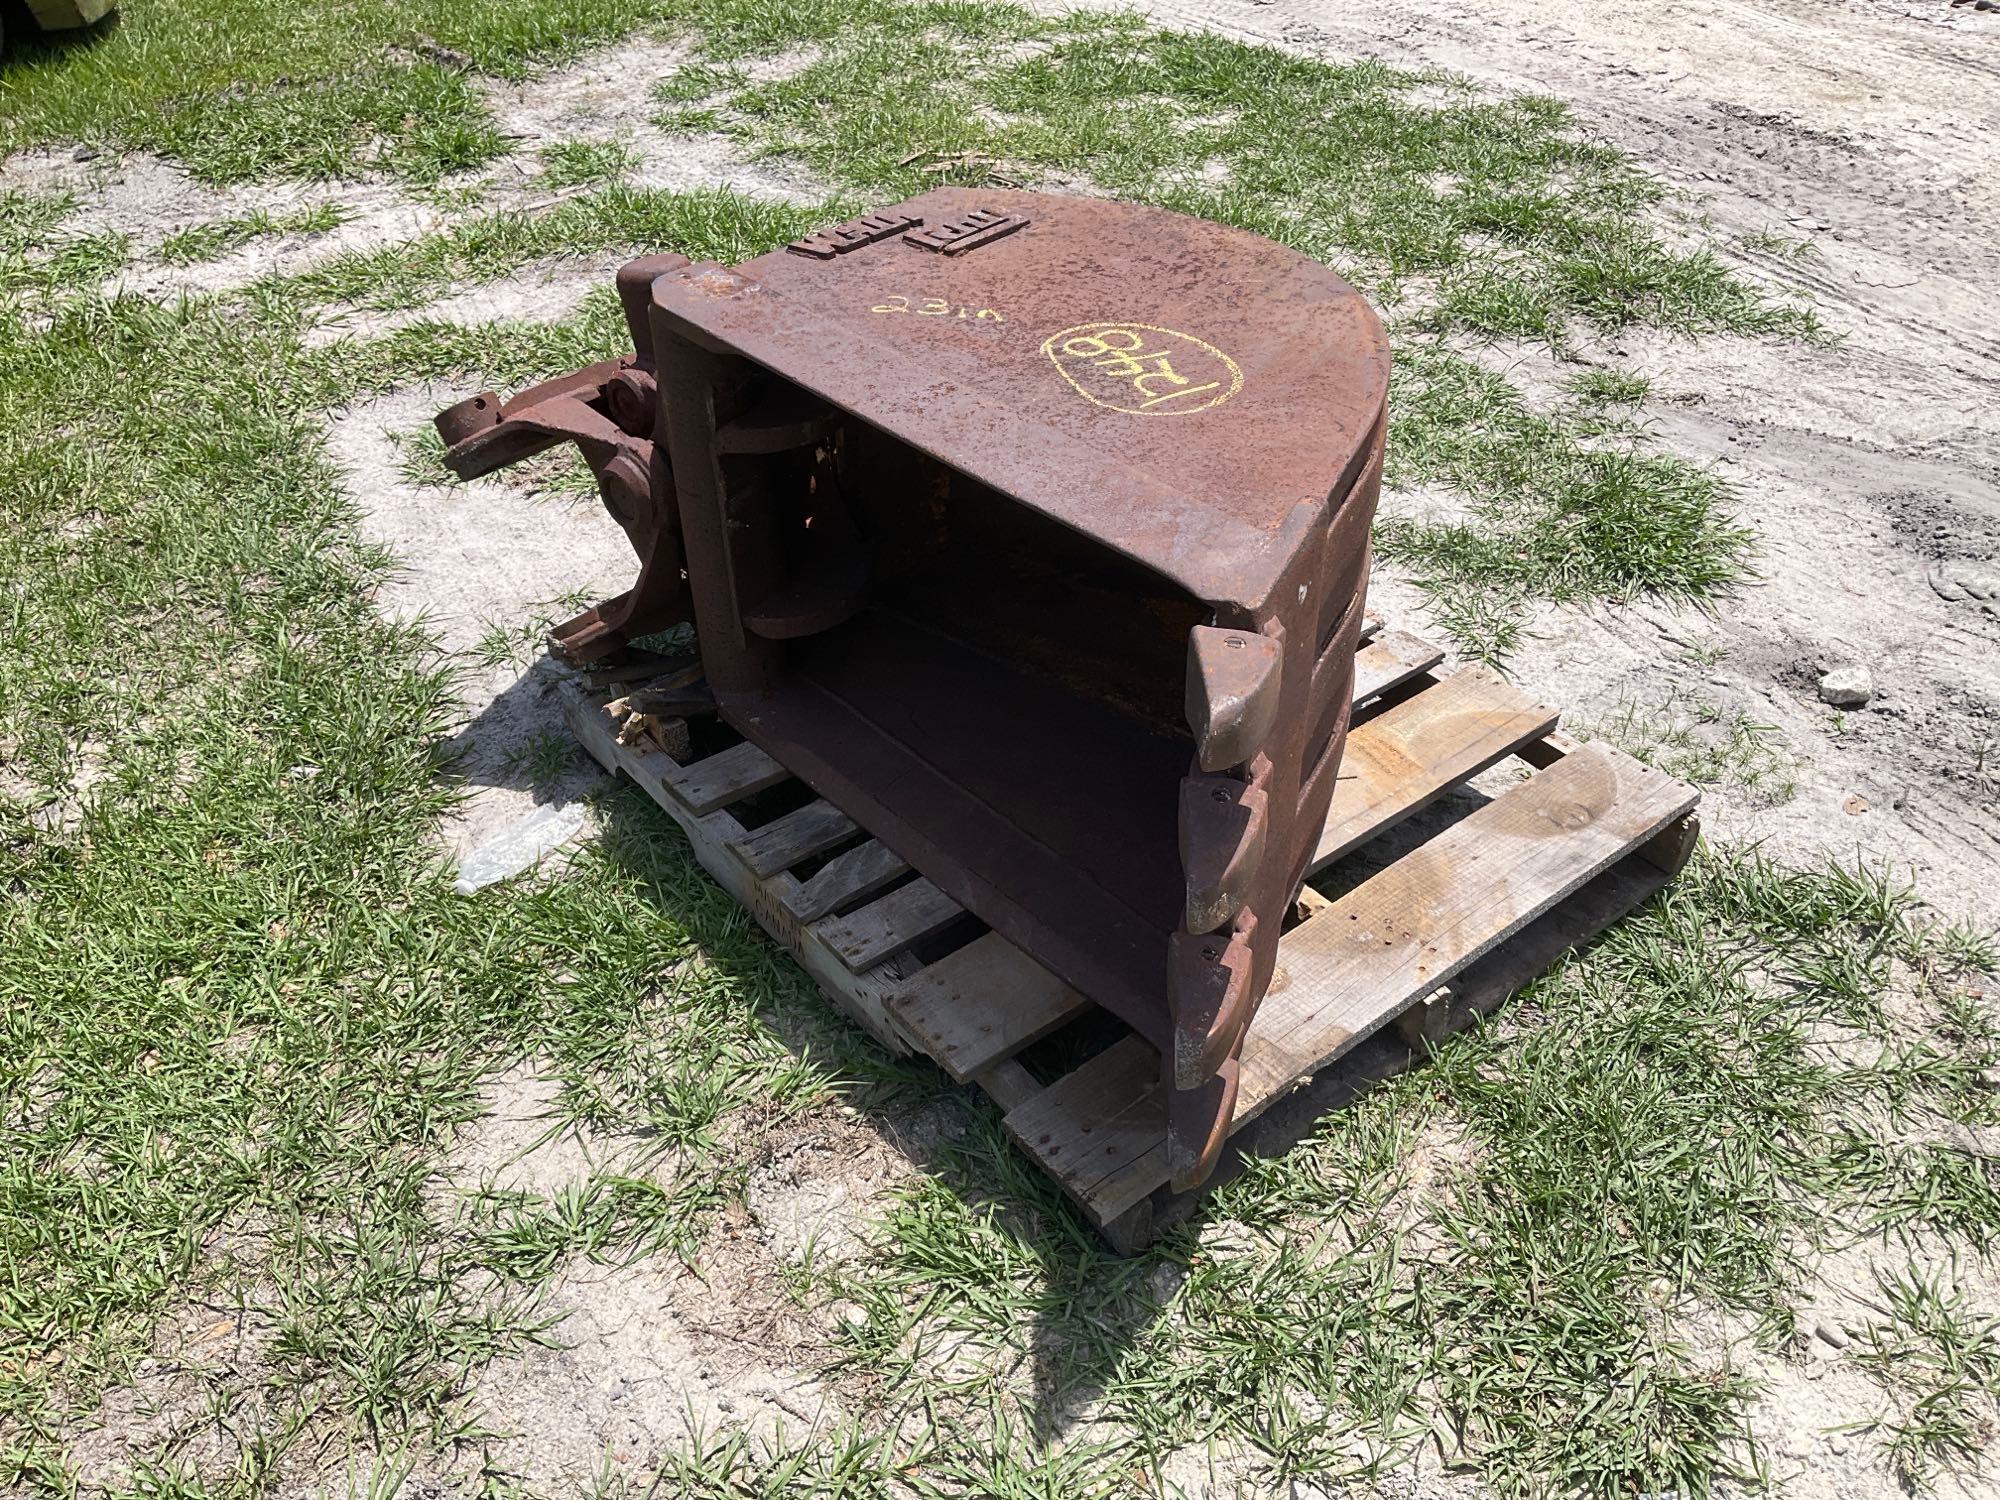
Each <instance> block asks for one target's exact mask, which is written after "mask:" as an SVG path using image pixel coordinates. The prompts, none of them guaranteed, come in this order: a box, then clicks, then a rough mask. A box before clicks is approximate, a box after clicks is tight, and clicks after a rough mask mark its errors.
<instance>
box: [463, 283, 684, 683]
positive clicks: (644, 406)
mask: <svg viewBox="0 0 2000 1500" xmlns="http://www.w3.org/2000/svg"><path fill="white" fill-rule="evenodd" d="M687 263H688V262H687V257H686V256H684V255H651V256H646V257H643V258H641V259H639V260H635V261H632V262H630V263H628V264H627V265H625V266H624V267H622V268H621V269H620V270H619V272H618V295H619V300H620V301H621V302H622V303H623V304H624V309H625V320H626V324H627V326H628V328H629V329H630V331H631V334H632V340H633V352H632V354H631V355H629V356H628V357H625V358H622V359H608V360H603V361H601V362H600V363H598V364H594V365H587V366H585V367H584V368H583V369H581V370H577V371H574V372H573V373H571V374H568V375H563V376H559V377H557V378H556V379H554V380H548V381H544V382H542V383H541V384H540V385H536V386H531V387H529V388H528V389H527V390H525V391H522V392H521V393H520V394H519V395H517V396H515V397H514V398H513V399H512V400H509V401H502V400H501V399H500V398H499V396H497V395H496V394H495V393H493V392H492V391H482V392H480V393H479V394H478V395H477V396H473V397H471V398H470V399H468V400H465V401H461V402H459V403H458V404H456V405H455V406H450V407H447V408H445V410H443V411H441V412H439V413H438V414H437V417H436V419H435V421H436V425H437V430H438V435H439V436H440V437H442V438H443V439H444V442H445V463H446V464H447V465H449V466H450V468H451V470H452V472H453V473H455V474H457V475H458V477H459V478H461V479H476V478H478V477H479V476H480V475H482V474H490V473H492V472H493V471H494V470H495V469H500V468H504V467H506V466H507V465H508V464H514V463H519V462H520V461H521V460H522V459H524V458H530V457H532V456H533V455H535V454H537V453H542V452H545V451H546V450H548V449H550V448H553V447H556V446H558V445H559V444H562V443H565V442H568V443H574V444H576V446H577V448H578V449H579V450H580V451H581V452H582V454H583V457H584V461H585V462H586V463H588V464H589V465H590V470H591V473H592V474H593V475H594V476H595V477H596V479H597V490H598V494H599V495H600V496H602V497H603V500H604V507H605V509H606V510H608V511H610V513H611V517H612V519H613V520H615V521H616V522H617V523H618V524H619V525H620V526H621V527H623V528H624V530H625V535H626V537H627V538H628V539H630V541H631V543H632V550H633V551H634V552H636V553H637V554H638V557H639V577H638V580H637V581H636V582H635V583H634V584H633V585H632V587H631V588H630V589H628V590H626V591H625V592H624V593H622V594H620V595H618V596H617V597H616V598H613V599H607V600H605V601H604V602H602V603H600V604H595V605H592V606H591V607H590V608H589V609H587V610H585V611H584V612H583V613H582V614H580V615H578V616H576V617H575V618H574V619H572V620H569V621H566V622H565V623H563V624H561V625H558V626H557V627H556V628H555V631H554V643H555V645H556V647H557V649H558V650H560V651H561V652H562V653H563V654H564V655H566V656H568V657H569V658H570V659H571V660H572V661H577V662H587V661H595V660H597V659H599V658H601V657H604V656H608V655H609V654H611V653H612V652H613V651H616V650H618V649H619V648H620V647H622V646H624V645H625V644H626V643H627V642H628V641H629V640H630V639H632V638H633V637H634V636H641V635H646V634H649V633H651V632H654V631H658V630H664V629H667V628H668V627H670V626H673V625H678V624H682V623H684V622H686V621H687V620H688V619H689V618H690V612H689V605H688V601H687V590H686V586H685V583H684V579H683V575H682V567H681V553H680V520H679V516H678V514H677V513H676V508H675V501H674V489H673V475H672V474H671V472H669V470H668V468H667V456H666V451H665V450H664V449H663V448H662V447H661V446H660V445H659V444H658V443H657V442H655V440H654V437H655V432H654V429H655V428H656V427H657V425H658V421H659V407H660V400H659V385H658V381H657V378H656V376H655V374H654V367H653V345H652V336H651V329H650V326H649V314H648V310H647V301H648V295H649V292H650V289H651V287H652V284H653V280H654V278H655V277H657V276H661V275H664V274H665V273H667V272H669V271H675V270H679V269H680V268H681V267H683V266H685V265H686V264H687Z"/></svg>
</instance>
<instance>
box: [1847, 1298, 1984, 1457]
mask: <svg viewBox="0 0 2000 1500" xmlns="http://www.w3.org/2000/svg"><path fill="white" fill-rule="evenodd" d="M1877 1285H1878V1289H1879V1291H1880V1295H1881V1302H1880V1303H1879V1304H1878V1305H1879V1308H1880V1311H1881V1312H1882V1313H1883V1314H1885V1316H1884V1318H1883V1319H1882V1321H1880V1322H1878V1323H1873V1324H1871V1325H1870V1326H1869V1327H1868V1329H1867V1330H1866V1331H1865V1333H1864V1335H1863V1337H1862V1346H1861V1348H1860V1350H1859V1351H1858V1352H1857V1354H1856V1355H1855V1360H1856V1363H1858V1364H1860V1365H1861V1366H1862V1367H1863V1368H1865V1369H1867V1370H1868V1371H1869V1372H1870V1373H1872V1374H1873V1375H1875V1377H1876V1378H1877V1379H1878V1380H1879V1381H1880V1382H1881V1383H1882V1385H1883V1387H1884V1388H1885V1390H1887V1391H1888V1392H1889V1393H1890V1394H1891V1396H1892V1397H1894V1398H1895V1404H1894V1406H1893V1407H1892V1408H1891V1410H1890V1411H1889V1412H1888V1413H1887V1414H1885V1415H1884V1417H1883V1418H1882V1419H1881V1420H1880V1421H1879V1422H1878V1423H1876V1424H1874V1425H1875V1428H1876V1430H1878V1431H1879V1432H1880V1433H1881V1435H1882V1436H1883V1437H1884V1439H1885V1445H1886V1447H1887V1450H1888V1454H1889V1457H1890V1460H1891V1462H1892V1463H1893V1464H1894V1465H1895V1467H1896V1470H1897V1473H1898V1475H1899V1477H1900V1478H1901V1479H1902V1481H1903V1482H1904V1484H1905V1485H1906V1486H1907V1487H1909V1488H1911V1489H1921V1488H1923V1487H1925V1486H1926V1485H1927V1484H1928V1483H1929V1482H1930V1481H1931V1480H1933V1479H1935V1478H1936V1476H1937V1474H1938V1472H1939V1471H1940V1470H1941V1469H1944V1468H1947V1467H1950V1466H1954V1465H1956V1466H1966V1465H1972V1464H1976V1463H1977V1462H1978V1461H1979V1459H1980V1458H1981V1456H1982V1454H1983V1453H1984V1451H1985V1448H1986V1445H1987V1442H1988V1440H1989V1437H1990V1434H1991V1432H1992V1430H1993V1427H1994V1424H1995V1422H1996V1421H2000V1319H1994V1318H1992V1317H1988V1316H1983V1315H1981V1314H1978V1313H1975V1312H1973V1311H1972V1310H1971V1309H1970V1308H1969V1307H1968V1306H1967V1305H1966V1304H1967V1299H1966V1297H1965V1295H1964V1293H1963V1292H1961V1291H1960V1290H1959V1289H1958V1288H1957V1287H1956V1286H1954V1285H1953V1284H1952V1283H1951V1282H1950V1281H1949V1280H1948V1279H1947V1278H1946V1277H1945V1276H1944V1275H1943V1274H1942V1273H1934V1274H1930V1275H1926V1274H1924V1273H1921V1272H1918V1271H1914V1270H1903V1269H1895V1270H1889V1271H1878V1272H1877Z"/></svg>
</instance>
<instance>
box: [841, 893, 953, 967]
mask: <svg viewBox="0 0 2000 1500" xmlns="http://www.w3.org/2000/svg"><path fill="white" fill-rule="evenodd" d="M964 914H965V909H964V908H963V907H961V906H960V905H959V904H958V903H957V902H956V901H954V900H952V899H951V897H949V896H947V895H946V894H945V893H944V892H943V891H941V890H939V889H938V888H937V887H936V886H934V885H932V884H931V883H930V882H929V881H928V880H922V879H919V880H913V881H911V882H910V883H909V884H908V885H905V886H898V887H897V888H896V889H895V890H893V891H891V892H889V894H888V895H886V896H883V897H881V898H880V899H879V900H876V901H871V902H869V903H868V905H866V906H864V907H862V908H861V909H860V910H859V911H851V912H849V913H848V914H847V915H846V916H844V917H826V918H824V919H823V920H821V921H819V922H818V923H816V924H814V926H813V927H812V928H811V929H810V930H811V931H812V932H814V933H816V934H817V935H818V936H819V938H820V940H821V941H822V942H824V943H825V944H826V945H827V946H828V947H829V948H831V949H832V950H833V951H834V952H835V953H837V954H839V955H840V959H841V962H842V963H844V964H846V965H847V966H848V967H849V968H850V969H866V968H869V967H872V966H873V965H875V964H879V963H880V962H882V960H883V959H885V958H889V957H891V956H892V955H894V954H897V953H901V952H902V951H903V950H904V949H905V948H907V947H909V946H910V945H911V944H912V943H918V942H922V941H923V940H924V939H925V938H927V937H929V936H930V935H931V934H933V933H935V932H940V931H942V930H943V929H944V928H946V927H948V926H949V925H951V923H953V922H955V921H957V920H958V919H959V918H960V917H961V916H963V915H964Z"/></svg>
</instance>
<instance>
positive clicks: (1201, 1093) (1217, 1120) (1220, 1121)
mask: <svg viewBox="0 0 2000 1500" xmlns="http://www.w3.org/2000/svg"><path fill="white" fill-rule="evenodd" d="M1240 1072H1241V1064H1240V1063H1239V1062H1238V1061H1237V1059H1235V1058H1234V1057H1225V1058H1224V1059H1223V1060H1222V1062H1221V1064H1220V1065H1218V1066H1217V1068H1216V1070H1215V1072H1214V1074H1213V1075H1212V1076H1211V1077H1209V1078H1206V1079H1204V1080H1203V1082H1202V1086H1201V1087H1200V1088H1198V1089H1169V1090H1168V1091H1167V1169H1168V1170H1169V1171H1170V1172H1171V1173H1172V1174H1173V1189H1174V1191H1175V1192H1177V1193H1179V1192H1186V1191H1187V1190H1188V1189H1189V1188H1192V1187H1197V1186H1199V1185H1200V1184H1201V1183H1202V1182H1204V1181H1206V1180H1207V1178H1208V1174H1209V1173H1210V1172H1212V1171H1214V1170H1215V1163H1216V1158H1218V1157H1220V1156H1221V1155H1222V1147H1223V1143H1224V1142H1226V1141H1227V1140H1228V1139H1229V1123H1230V1121H1231V1120H1232V1119H1233V1118H1234V1117H1235V1114H1236V1084H1237V1079H1238V1077H1239V1075H1240Z"/></svg>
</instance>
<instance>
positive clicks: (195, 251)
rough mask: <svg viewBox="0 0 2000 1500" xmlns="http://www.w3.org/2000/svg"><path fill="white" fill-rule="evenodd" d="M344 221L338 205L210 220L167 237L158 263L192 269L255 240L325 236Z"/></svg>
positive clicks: (347, 216) (331, 204)
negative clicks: (192, 266) (289, 212)
mask: <svg viewBox="0 0 2000 1500" xmlns="http://www.w3.org/2000/svg"><path fill="white" fill-rule="evenodd" d="M348 218H349V214H348V211H347V210H346V209H345V208H343V207H341V206H340V205H339V204H338V203H321V204H316V205H315V206H313V207H311V208H307V209H301V210H300V211H299V212H298V213H295V214H273V213H270V212H268V211H266V210H264V209H258V210H256V211H255V212H253V213H248V214H244V215H242V216H241V217H238V218H232V219H212V220H210V221H209V222H207V223H205V224H194V225H190V226H189V227H188V228H186V229H180V230H176V231H175V232H174V233H172V234H170V235H168V236H167V237H166V239H164V240H162V241H161V242H160V259H161V260H163V261H165V262H167V264H169V265H175V266H189V265H195V264H197V263H199V262H201V261H208V260H214V259H216V258H217V257H218V256H222V255H226V254H228V253H229V252H230V251H231V250H240V249H241V248H242V247H243V246H245V245H247V244H250V243H251V242H252V241H255V240H260V239H276V238H281V237H284V236H288V235H307V236H309V235H317V234H325V233H327V232H328V231H330V230H334V229H338V228H339V227H340V226H341V225H342V224H344V223H346V222H347V220H348Z"/></svg>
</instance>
